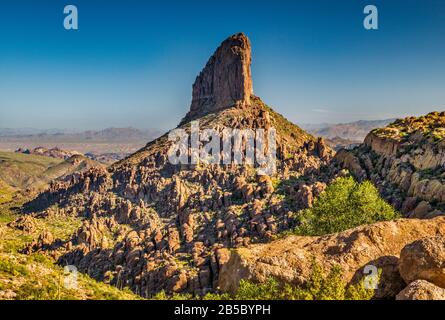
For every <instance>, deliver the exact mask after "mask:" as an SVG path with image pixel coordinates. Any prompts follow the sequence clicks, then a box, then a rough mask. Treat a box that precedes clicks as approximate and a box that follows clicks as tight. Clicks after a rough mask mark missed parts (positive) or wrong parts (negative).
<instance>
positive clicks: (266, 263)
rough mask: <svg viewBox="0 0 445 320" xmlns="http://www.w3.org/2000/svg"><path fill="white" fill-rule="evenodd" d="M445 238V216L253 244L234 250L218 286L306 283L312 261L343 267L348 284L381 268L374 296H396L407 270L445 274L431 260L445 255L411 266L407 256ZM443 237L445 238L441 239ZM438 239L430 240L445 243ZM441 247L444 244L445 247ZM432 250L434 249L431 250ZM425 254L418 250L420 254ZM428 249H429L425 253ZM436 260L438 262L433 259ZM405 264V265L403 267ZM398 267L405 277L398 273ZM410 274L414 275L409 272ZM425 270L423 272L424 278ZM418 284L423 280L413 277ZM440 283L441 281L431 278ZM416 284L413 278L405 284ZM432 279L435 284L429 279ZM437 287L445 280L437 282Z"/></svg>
mask: <svg viewBox="0 0 445 320" xmlns="http://www.w3.org/2000/svg"><path fill="white" fill-rule="evenodd" d="M444 235H445V217H437V218H435V219H428V220H417V219H399V220H395V221H385V222H379V223H375V224H372V225H367V226H361V227H357V228H354V229H352V230H348V231H344V232H341V233H337V234H332V235H327V236H320V237H299V236H289V237H286V238H284V239H280V240H276V241H273V242H271V243H268V244H258V245H251V246H250V247H248V248H238V249H237V250H235V251H232V253H231V254H230V258H229V259H228V262H227V263H225V264H224V266H223V267H222V270H221V272H220V276H219V282H218V284H219V286H220V288H221V289H222V290H223V291H236V289H237V287H238V284H239V280H241V279H250V280H252V281H254V282H264V281H265V280H266V279H268V278H269V277H272V278H275V279H277V280H280V281H283V282H286V283H293V284H304V283H305V281H306V280H307V279H308V277H309V275H310V273H311V271H312V263H313V258H314V259H315V261H316V262H317V263H318V264H319V265H320V266H322V267H323V268H324V269H325V270H330V269H331V268H332V267H334V266H336V265H337V266H340V267H341V268H342V270H343V276H344V279H345V281H348V282H356V281H359V280H361V279H362V278H363V277H364V275H365V274H364V268H365V266H367V265H372V266H375V267H377V268H379V269H381V270H382V273H381V278H380V283H379V285H378V288H377V290H376V291H375V297H376V298H394V297H395V296H396V295H397V294H398V293H399V292H400V291H401V290H402V289H403V288H404V287H405V286H406V284H405V282H404V281H403V279H405V280H407V277H406V272H404V271H405V270H408V268H409V269H410V270H414V269H416V266H419V265H423V270H425V271H426V270H433V269H434V270H436V273H435V274H436V275H438V274H439V273H440V272H442V275H443V272H444V271H445V269H444V266H443V260H442V266H440V265H438V264H437V263H434V262H432V261H440V259H443V253H442V254H437V250H436V251H435V250H433V249H432V252H436V254H429V255H428V254H424V255H423V256H424V257H425V256H427V255H428V256H429V257H430V259H422V260H420V261H419V263H418V264H414V265H413V266H411V267H410V266H409V262H412V260H409V261H408V259H407V258H406V257H403V258H402V259H400V260H401V261H400V263H399V257H400V255H401V252H402V255H403V256H406V255H407V252H409V247H411V246H419V245H418V244H416V242H414V244H413V245H410V246H408V247H405V246H407V245H409V244H411V243H412V242H413V241H416V240H419V239H422V238H425V237H434V236H441V237H444ZM442 239H443V238H442ZM438 241H439V240H437V239H434V240H431V241H430V242H432V243H435V244H436V246H437V245H438V243H442V242H443V240H441V241H439V242H438ZM442 246H443V244H442ZM429 247H430V248H433V247H434V246H429ZM419 251H421V250H418V252H419ZM427 251H428V250H427ZM431 257H434V258H431ZM402 263H403V264H402ZM399 265H400V268H401V271H402V270H403V271H402V275H403V278H402V277H401V275H400V273H399V271H398V270H399ZM408 273H409V274H411V272H408ZM425 275H426V272H425V273H424V276H425ZM414 278H415V279H414V280H418V279H423V278H422V277H418V275H416V276H414ZM433 278H434V280H437V279H438V278H437V277H431V278H430V279H426V280H431V279H433ZM411 281H412V279H411V278H410V279H409V280H408V281H407V283H408V284H409V283H410V282H411ZM431 281H432V280H431ZM435 284H436V285H437V284H442V282H437V281H435Z"/></svg>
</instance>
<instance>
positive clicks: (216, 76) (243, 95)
mask: <svg viewBox="0 0 445 320" xmlns="http://www.w3.org/2000/svg"><path fill="white" fill-rule="evenodd" d="M251 60H252V58H251V47H250V41H249V39H248V38H247V36H246V35H245V34H243V33H238V34H236V35H233V36H231V37H229V38H228V39H226V40H225V41H224V42H223V43H222V44H221V45H220V46H219V48H218V49H217V50H216V51H215V53H214V54H213V56H212V57H211V58H210V59H209V61H208V62H207V64H206V66H205V68H204V70H202V72H201V73H200V74H199V76H198V77H197V78H196V81H195V83H194V84H193V96H192V105H191V107H190V112H189V113H188V114H187V116H186V117H185V118H184V120H183V123H184V122H187V121H190V120H192V119H196V118H198V117H201V116H203V115H206V114H208V113H211V112H215V111H218V110H221V109H225V108H228V107H232V106H234V105H235V104H238V105H245V106H248V105H250V96H251V95H252V94H253V87H252V76H251V71H250V64H251Z"/></svg>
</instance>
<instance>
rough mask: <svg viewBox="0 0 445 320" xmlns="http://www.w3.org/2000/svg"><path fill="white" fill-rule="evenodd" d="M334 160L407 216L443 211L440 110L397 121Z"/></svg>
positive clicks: (444, 127) (444, 154)
mask: <svg viewBox="0 0 445 320" xmlns="http://www.w3.org/2000/svg"><path fill="white" fill-rule="evenodd" d="M335 158H336V160H337V162H339V163H340V164H341V165H342V166H343V167H345V168H347V169H350V170H351V171H352V172H353V173H354V175H355V176H357V177H358V178H359V179H361V180H364V179H369V180H371V181H372V182H373V183H374V184H376V185H377V186H378V187H379V189H380V191H381V193H382V195H383V196H384V197H385V198H386V199H388V200H389V201H390V202H391V203H392V204H393V205H394V206H395V207H396V208H398V209H400V210H401V211H402V213H404V214H405V215H407V216H409V217H417V218H430V217H434V216H437V215H441V214H443V212H445V210H444V209H445V112H432V113H430V114H428V115H426V116H423V117H418V118H416V117H409V118H405V119H400V120H397V121H395V122H394V123H392V124H390V125H389V126H387V127H385V128H382V129H376V130H374V131H372V132H371V133H369V134H368V136H367V137H366V139H365V142H364V144H362V145H361V146H359V147H358V148H356V149H354V150H351V151H346V150H342V151H341V152H339V153H338V154H337V155H336V157H335Z"/></svg>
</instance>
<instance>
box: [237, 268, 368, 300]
mask: <svg viewBox="0 0 445 320" xmlns="http://www.w3.org/2000/svg"><path fill="white" fill-rule="evenodd" d="M373 296H374V290H372V289H366V288H365V287H364V283H363V280H362V281H361V282H359V283H357V284H354V285H347V284H346V283H345V282H344V281H343V274H342V270H341V268H340V267H338V266H335V267H333V268H332V269H331V270H330V272H329V273H328V274H327V275H325V272H324V270H323V268H321V267H320V266H319V265H318V264H316V263H314V264H313V267H312V273H311V275H310V277H309V279H308V281H307V283H306V284H305V285H304V286H293V285H291V284H285V285H280V284H279V282H278V281H276V280H275V279H272V278H270V279H268V280H267V281H266V282H265V283H260V284H256V283H253V282H250V281H247V280H241V281H240V284H239V289H238V292H237V294H236V295H235V296H234V297H233V298H234V299H235V300H370V299H371V298H372V297H373Z"/></svg>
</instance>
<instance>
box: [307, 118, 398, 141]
mask: <svg viewBox="0 0 445 320" xmlns="http://www.w3.org/2000/svg"><path fill="white" fill-rule="evenodd" d="M395 120H396V119H385V120H359V121H355V122H349V123H336V124H329V123H322V124H301V125H300V126H301V127H302V128H303V129H305V130H307V131H309V132H310V133H311V134H313V135H316V136H319V137H323V138H326V139H329V140H332V139H338V138H341V139H346V140H350V141H351V142H353V143H355V142H363V140H364V139H365V137H366V135H367V134H368V133H369V132H370V131H371V130H372V129H375V128H383V127H385V126H387V125H388V124H390V123H391V122H394V121H395Z"/></svg>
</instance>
